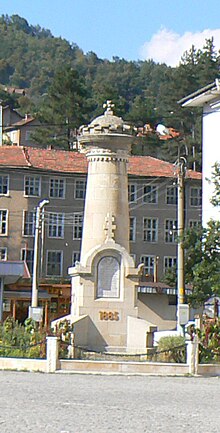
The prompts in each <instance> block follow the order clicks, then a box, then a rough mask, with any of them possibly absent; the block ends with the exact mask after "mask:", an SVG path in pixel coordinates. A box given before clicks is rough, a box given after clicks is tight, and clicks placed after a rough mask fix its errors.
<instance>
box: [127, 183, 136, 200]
mask: <svg viewBox="0 0 220 433" xmlns="http://www.w3.org/2000/svg"><path fill="white" fill-rule="evenodd" d="M128 201H129V203H135V202H136V201H137V184H136V183H128Z"/></svg>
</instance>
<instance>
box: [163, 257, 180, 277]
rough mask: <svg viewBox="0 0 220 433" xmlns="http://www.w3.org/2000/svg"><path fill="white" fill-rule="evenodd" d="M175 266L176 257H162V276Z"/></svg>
mask: <svg viewBox="0 0 220 433" xmlns="http://www.w3.org/2000/svg"><path fill="white" fill-rule="evenodd" d="M176 266H177V258H176V256H164V259H163V271H164V274H165V273H166V272H167V271H168V270H169V269H172V268H174V267H176Z"/></svg>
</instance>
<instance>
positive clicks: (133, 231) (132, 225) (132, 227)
mask: <svg viewBox="0 0 220 433" xmlns="http://www.w3.org/2000/svg"><path fill="white" fill-rule="evenodd" d="M129 233H130V235H129V236H130V237H129V240H130V241H135V239H136V217H130V232H129Z"/></svg>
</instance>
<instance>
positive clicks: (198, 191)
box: [189, 188, 202, 206]
mask: <svg viewBox="0 0 220 433" xmlns="http://www.w3.org/2000/svg"><path fill="white" fill-rule="evenodd" d="M189 200H190V205H191V206H202V188H190V199H189Z"/></svg>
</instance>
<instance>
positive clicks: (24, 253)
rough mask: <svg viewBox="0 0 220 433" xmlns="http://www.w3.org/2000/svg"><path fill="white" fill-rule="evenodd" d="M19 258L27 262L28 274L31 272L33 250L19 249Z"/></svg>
mask: <svg viewBox="0 0 220 433" xmlns="http://www.w3.org/2000/svg"><path fill="white" fill-rule="evenodd" d="M21 260H23V261H25V262H26V263H27V266H28V269H29V272H30V274H31V275H32V274H33V264H34V250H29V249H27V248H24V249H22V250H21Z"/></svg>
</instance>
